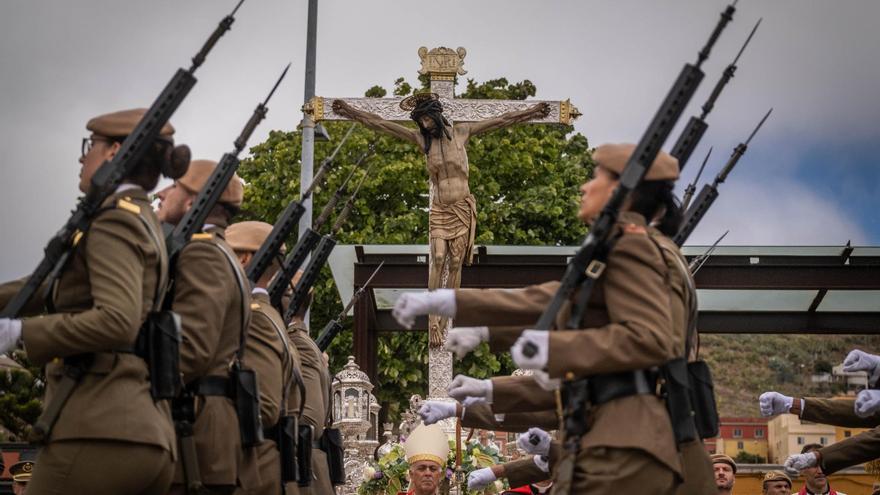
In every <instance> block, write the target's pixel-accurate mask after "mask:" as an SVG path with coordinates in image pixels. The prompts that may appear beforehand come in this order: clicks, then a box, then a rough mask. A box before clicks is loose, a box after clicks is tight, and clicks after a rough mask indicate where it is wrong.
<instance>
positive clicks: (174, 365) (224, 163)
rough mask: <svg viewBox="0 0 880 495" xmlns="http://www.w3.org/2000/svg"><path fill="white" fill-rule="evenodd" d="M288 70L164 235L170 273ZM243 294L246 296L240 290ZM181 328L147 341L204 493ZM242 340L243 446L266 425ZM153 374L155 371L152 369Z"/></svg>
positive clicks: (168, 299)
mask: <svg viewBox="0 0 880 495" xmlns="http://www.w3.org/2000/svg"><path fill="white" fill-rule="evenodd" d="M289 69H290V64H288V65H287V67H285V69H284V71H283V72H282V73H281V76H280V77H279V78H278V80H277V81H276V82H275V85H274V86H273V87H272V90H271V91H270V92H269V95H268V96H267V97H266V99H265V100H264V101H263V102H262V103H259V104H258V105H257V107H256V109H254V112H253V114H252V115H251V117H250V119H248V121H247V123H246V124H245V126H244V129H242V131H241V133H240V134H239V135H238V137H237V138H236V139H235V141H234V142H233V146H234V149H233V151H231V152H227V153H224V154H223V157H222V158H221V159H220V162H219V163H218V164H217V166H216V167H215V168H214V170H213V171H212V172H211V175H210V177H209V178H208V180H207V182H206V183H205V185H204V186H203V187H202V190H201V191H199V193H198V194H197V195H196V199H195V200H194V202H193V204H192V206H191V207H190V209H189V210H187V212H186V214H184V216H183V218H182V219H181V221H180V222H179V223H178V224H177V225H176V226H175V227H174V228H173V229H172V230H171V232H170V233H169V234H168V235H167V236H166V238H165V244H166V246H167V248H168V259H169V263H170V265H171V269H170V273H171V274H172V275H173V274H174V273H176V270H175V269H174V266H175V265H176V263H177V260H178V258H179V255H180V253H181V251H182V250H183V248H184V246H186V244H187V243H188V242H189V241H190V240H191V239H192V236H193V234H194V233H195V232H196V231H197V230H199V229H201V228H202V227H203V225H204V223H205V219H206V218H207V217H208V214H209V213H210V211H211V210H212V209H213V208H214V206H215V205H216V204H217V202H218V201H219V199H220V196H221V195H222V193H223V191H224V190H225V189H226V187H227V185H228V184H229V181H231V180H232V178H233V177H234V175H235V171H236V170H237V169H238V165H239V159H238V155H239V154H241V152H242V150H244V148H245V146H246V145H247V142H248V140H249V139H250V137H251V134H253V132H254V130H255V129H256V128H257V126H258V125H259V124H260V122H262V121H263V119H264V118H265V117H266V114H267V113H268V112H269V108H268V107H267V105H268V104H269V100H270V99H271V98H272V95H273V94H275V90H276V89H278V86H279V85H280V84H281V81H282V80H283V79H284V76H285V75H286V74H287V71H288V70H289ZM236 273H237V272H236ZM242 296H245V294H242ZM173 302H174V289H173V282H172V288H171V289H170V290H169V291H168V292H167V293H166V294H165V299H164V302H163V307H164V308H165V309H166V310H167V313H171V311H170V310H171V308H172V307H173ZM179 331H180V330H179V327H178V329H177V333H176V334H175V335H173V336H174V337H176V338H170V337H171V335H170V333H169V332H167V331H164V332H163V331H157V332H153V333H154V334H155V335H154V336H152V337H147V338H146V340H147V341H148V342H149V341H155V343H153V344H149V345H150V346H151V348H156V349H160V351H159V352H155V353H152V354H155V355H159V356H163V357H164V361H165V363H166V365H167V366H170V367H171V369H168V370H159V371H158V372H157V375H158V376H162V377H167V380H169V383H168V384H167V387H168V388H169V389H170V390H173V391H174V393H173V394H172V395H173V399H172V404H171V413H172V418H173V420H174V427H175V431H176V432H177V441H178V444H179V446H180V453H181V463H182V465H183V474H184V481H185V484H186V489H187V492H188V493H200V491H201V490H202V488H203V485H202V481H201V473H200V470H199V464H198V458H197V451H196V447H195V440H194V438H193V434H194V431H193V423H194V422H195V410H196V407H195V395H194V393H193V392H192V391H191V390H188V389H186V388H184V387H181V384H180V376H181V374H180V371H179V359H178V356H179V350H178V345H179V339H180V333H179ZM242 331H243V332H244V331H245V329H242ZM240 340H241V342H240V345H239V349H238V352H237V353H236V359H235V362H234V363H233V364H232V368H231V370H230V383H231V385H230V389H232V390H234V393H233V395H234V397H233V400H234V402H235V407H236V413H237V416H238V420H239V427H240V430H241V435H242V445H251V444H254V443H255V442H257V441H258V440H261V439H262V424H260V419H259V403H258V402H256V399H257V397H258V394H257V385H256V376H255V375H254V373H253V371H252V370H244V369H241V355H242V353H243V352H244V335H242V338H241V339H240ZM172 355H173V356H174V359H170V358H168V356H172ZM151 368H152V366H151ZM151 375H153V373H152V372H151Z"/></svg>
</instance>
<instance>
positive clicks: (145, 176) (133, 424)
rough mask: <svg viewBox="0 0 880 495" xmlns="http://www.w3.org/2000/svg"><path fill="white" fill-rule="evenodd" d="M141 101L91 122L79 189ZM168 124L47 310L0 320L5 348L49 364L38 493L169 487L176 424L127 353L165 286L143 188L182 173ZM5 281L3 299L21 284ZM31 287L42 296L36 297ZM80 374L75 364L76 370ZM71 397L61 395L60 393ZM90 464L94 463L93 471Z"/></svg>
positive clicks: (86, 239)
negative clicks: (21, 348)
mask: <svg viewBox="0 0 880 495" xmlns="http://www.w3.org/2000/svg"><path fill="white" fill-rule="evenodd" d="M144 113H145V110H143V109H136V110H126V111H121V112H116V113H110V114H106V115H101V116H99V117H95V118H93V119H92V120H90V121H89V122H88V124H86V128H87V129H88V130H89V131H91V133H92V134H91V135H90V136H89V137H88V138H86V139H83V146H82V156H81V157H80V159H79V161H80V163H81V164H82V168H81V170H80V184H79V189H80V191H82V192H84V193H87V192H88V191H89V189H90V187H91V180H92V177H93V175H94V174H95V172H96V171H97V170H98V168H99V167H100V166H101V165H102V164H103V163H104V162H105V161H107V160H110V159H112V158H113V157H114V156H115V155H116V153H117V152H118V151H119V149H120V147H121V143H122V142H123V141H124V140H125V138H126V136H127V135H128V134H129V133H131V132H132V131H133V130H134V129H135V126H136V125H137V124H138V122H139V121H140V119H141V117H142V116H143V115H144ZM173 134H174V128H173V127H172V126H171V124H166V125H165V126H164V127H162V129H161V130H160V133H159V136H158V138H157V139H156V141H155V142H153V143H152V145H151V146H150V148H149V151H148V152H147V154H146V156H145V157H144V158H143V159H142V160H141V161H140V163H138V164H137V165H136V166H135V168H134V170H133V171H132V172H131V173H129V175H128V176H127V177H125V178H124V179H123V181H122V183H121V185H120V186H119V187H118V188H117V189H116V192H115V193H114V194H112V195H111V196H109V197H108V198H107V199H106V200H105V201H104V203H103V205H102V208H101V210H100V211H99V212H98V213H97V214H96V216H95V217H94V220H93V221H92V223H91V226H90V228H89V230H88V231H87V232H85V233H84V234H82V235H81V236H80V237H79V238H78V239H77V241H76V245H75V247H74V249H73V251H72V253H71V255H70V259H69V260H68V262H67V264H66V265H65V267H64V269H63V270H62V271H61V273H60V275H59V276H58V277H57V278H56V279H55V281H54V282H53V286H52V288H51V289H52V290H51V297H50V300H49V301H48V304H47V305H46V307H43V304H42V301H36V300H35V301H31V304H29V307H27V308H25V313H26V314H39V313H42V312H44V311H45V310H48V314H46V315H44V316H41V317H37V318H22V319H6V318H4V319H0V354H2V353H5V352H8V351H10V350H11V349H12V348H13V347H14V346H15V345H17V343H18V342H19V341H21V342H22V343H23V344H24V346H25V348H26V350H27V354H28V358H29V359H30V360H31V362H33V363H34V364H36V365H46V378H47V386H46V403H45V406H46V408H45V410H44V413H43V415H42V416H41V417H40V419H39V420H38V421H37V425H40V426H42V428H35V430H36V431H44V432H45V438H42V439H41V440H42V441H45V442H47V443H46V445H45V446H44V447H43V448H42V450H41V451H40V453H39V455H38V457H37V459H38V461H37V463H36V465H35V466H34V467H35V470H34V475H33V479H32V481H31V482H30V485H29V487H28V492H29V493H31V495H33V494H44V493H58V491H59V490H62V491H64V492H67V493H97V494H118V493H130V494H151V495H152V494H155V495H159V494H162V493H165V491H166V490H167V489H168V486H169V485H170V483H171V477H172V475H173V472H174V464H173V459H174V455H175V444H174V430H173V426H172V423H171V417H170V413H169V409H168V407H167V404H166V403H164V402H157V401H155V400H153V398H152V396H151V394H150V381H149V380H150V378H149V375H148V368H147V364H146V362H145V361H144V360H143V359H142V358H141V357H139V356H138V355H136V354H135V353H134V352H133V350H134V346H135V342H136V340H137V337H138V333H139V330H140V328H141V326H142V325H143V323H144V322H145V321H146V320H147V316H148V314H149V313H150V312H151V311H153V310H154V309H156V308H157V306H158V304H160V302H161V295H162V294H163V293H164V291H165V284H166V281H167V280H166V275H165V274H166V272H167V266H168V256H167V253H166V251H165V244H164V242H162V235H161V232H162V230H161V228H160V226H159V222H158V220H157V218H156V215H155V214H154V213H153V210H152V208H151V206H150V199H149V197H148V195H147V191H150V190H152V189H153V188H155V187H156V184H157V183H158V180H159V176H160V175H164V176H166V177H170V178H175V179H176V178H178V177H180V176H182V175H183V174H184V172H185V171H186V170H187V165H188V164H189V149H188V148H186V147H185V146H178V147H175V146H174V140H173V138H172V135H173ZM21 284H22V282H17V283H11V284H7V285H5V286H3V287H2V288H0V305H5V304H6V303H7V302H8V300H9V298H11V297H12V296H13V295H14V294H15V293H16V292H17V291H18V288H19V287H20V286H21ZM43 293H44V292H43V291H38V294H43ZM75 373H81V375H80V376H79V378H74V377H73V375H74V374H75ZM64 399H66V401H65V400H64ZM96 470H100V476H97V475H96V474H95V473H96Z"/></svg>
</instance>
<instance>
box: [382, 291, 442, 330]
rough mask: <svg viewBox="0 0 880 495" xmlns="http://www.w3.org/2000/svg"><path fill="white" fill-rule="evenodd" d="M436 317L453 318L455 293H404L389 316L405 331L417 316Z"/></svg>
mask: <svg viewBox="0 0 880 495" xmlns="http://www.w3.org/2000/svg"><path fill="white" fill-rule="evenodd" d="M427 314H431V315H438V316H445V317H447V318H453V317H454V316H455V291H454V290H452V289H437V290H434V291H430V292H404V293H403V294H401V295H400V297H398V298H397V302H395V303H394V309H392V310H391V315H392V316H394V319H395V320H397V323H400V324H401V325H403V326H404V327H406V328H407V329H412V326H413V323H415V321H416V317H417V316H421V315H427Z"/></svg>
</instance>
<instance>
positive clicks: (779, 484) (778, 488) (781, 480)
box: [761, 471, 791, 495]
mask: <svg viewBox="0 0 880 495" xmlns="http://www.w3.org/2000/svg"><path fill="white" fill-rule="evenodd" d="M761 489H762V492H761V495H791V478H789V477H788V475H787V474H785V473H783V472H782V471H768V472H767V474H765V475H764V481H762V482H761Z"/></svg>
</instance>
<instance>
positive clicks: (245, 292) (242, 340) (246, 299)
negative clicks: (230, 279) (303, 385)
mask: <svg viewBox="0 0 880 495" xmlns="http://www.w3.org/2000/svg"><path fill="white" fill-rule="evenodd" d="M213 237H214V236H213V235H211V238H212V239H213ZM209 244H210V245H212V246H214V247H215V248H217V249H218V250H219V251H220V252H221V253H223V256H224V257H225V258H226V261H227V262H228V263H229V267H230V268H231V269H232V273H233V275H235V281H236V282H237V283H238V290H239V293H240V295H241V331H240V332H239V338H238V350H237V351H236V352H235V359H236V360H237V361H238V362H239V363H241V362H242V360H243V359H244V351H245V344H246V341H247V331H248V326H249V325H250V321H251V306H250V296H249V295H250V293H251V291H250V289H249V287H248V283H247V278H246V277H245V275H244V273H243V272H242V268H241V263H239V262H238V259H237V258H236V257H235V254H233V253H232V252H230V251H229V249H228V248H226V247H225V243H217V242H211V243H209Z"/></svg>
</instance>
